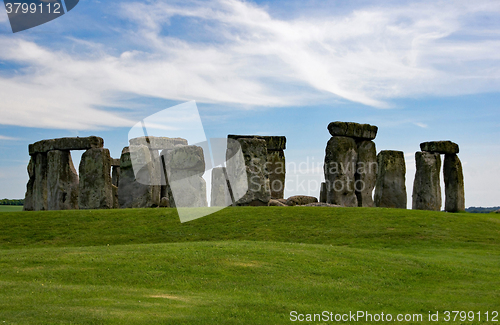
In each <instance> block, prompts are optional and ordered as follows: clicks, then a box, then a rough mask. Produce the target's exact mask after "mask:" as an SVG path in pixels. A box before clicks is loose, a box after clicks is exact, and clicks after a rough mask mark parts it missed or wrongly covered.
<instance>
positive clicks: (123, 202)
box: [118, 146, 160, 208]
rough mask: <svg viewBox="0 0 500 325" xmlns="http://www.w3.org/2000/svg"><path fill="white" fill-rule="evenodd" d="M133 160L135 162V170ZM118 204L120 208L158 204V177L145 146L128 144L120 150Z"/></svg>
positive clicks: (146, 206)
mask: <svg viewBox="0 0 500 325" xmlns="http://www.w3.org/2000/svg"><path fill="white" fill-rule="evenodd" d="M130 148H132V149H130ZM133 162H134V163H136V164H137V165H136V166H135V170H134V166H133ZM118 204H119V206H120V208H148V207H156V206H158V205H159V204H160V179H158V172H157V171H156V165H155V163H153V162H152V161H151V155H150V151H149V149H148V148H147V147H146V146H130V147H125V148H123V150H122V154H121V157H120V177H119V182H118Z"/></svg>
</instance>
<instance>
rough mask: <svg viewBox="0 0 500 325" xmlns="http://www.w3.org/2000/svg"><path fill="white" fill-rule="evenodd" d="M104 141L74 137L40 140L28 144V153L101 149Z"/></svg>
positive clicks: (94, 138)
mask: <svg viewBox="0 0 500 325" xmlns="http://www.w3.org/2000/svg"><path fill="white" fill-rule="evenodd" d="M103 145H104V140H103V139H102V138H100V137H96V136H90V137H84V138H80V137H75V138H59V139H49V140H41V141H38V142H35V143H33V144H30V145H29V147H28V151H29V154H30V155H34V154H36V153H43V152H48V151H50V150H87V149H91V148H102V147H103Z"/></svg>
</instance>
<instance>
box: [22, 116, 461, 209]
mask: <svg viewBox="0 0 500 325" xmlns="http://www.w3.org/2000/svg"><path fill="white" fill-rule="evenodd" d="M327 129H328V131H329V133H330V135H331V137H330V139H329V141H328V143H327V145H326V149H325V159H324V165H323V171H324V176H325V181H324V182H322V183H321V186H320V195H319V200H318V199H316V198H315V197H310V196H305V195H296V196H293V197H290V198H288V199H287V200H285V199H284V189H285V175H286V167H285V155H284V150H285V148H286V138H285V137H284V136H259V135H234V134H230V135H228V137H227V139H219V140H223V141H226V140H227V149H226V151H225V167H224V165H222V166H223V167H216V168H213V169H212V174H211V175H212V178H211V188H210V189H209V190H210V194H211V195H210V196H211V199H210V206H213V207H224V206H228V205H237V206H247V205H249V206H268V205H270V206H295V205H306V204H309V205H314V206H343V207H385V208H399V209H406V205H407V193H406V184H405V181H406V163H405V157H404V153H403V152H402V151H394V150H383V151H380V152H379V153H378V154H377V150H376V146H375V143H374V142H373V140H374V139H375V137H376V135H377V131H378V128H377V127H376V126H373V125H369V124H358V123H354V122H339V121H337V122H331V123H330V124H329V125H328V127H327ZM203 148H207V146H204V144H202V145H201V146H199V145H189V144H188V142H187V140H185V139H182V138H166V137H138V138H133V139H130V140H129V145H128V146H127V147H125V148H124V149H123V150H122V153H121V156H120V158H119V159H113V158H112V157H111V156H110V152H109V150H108V149H106V148H104V140H103V139H102V138H99V137H96V136H90V137H81V138H80V137H75V138H59V139H49V140H42V141H38V142H35V143H33V144H30V145H29V146H28V152H29V155H30V160H29V163H28V166H27V172H28V182H27V185H26V194H25V202H24V210H26V211H39V210H69V209H112V208H115V209H116V208H145V207H174V208H177V207H207V206H209V204H208V202H207V188H206V183H205V180H204V179H203V175H204V173H205V171H206V169H207V168H210V167H211V165H210V162H207V165H206V164H205V155H204V149H203ZM420 149H421V151H418V152H416V153H415V164H416V172H415V179H414V183H413V195H412V202H411V203H412V208H413V209H418V210H434V211H439V210H440V209H441V206H442V203H443V202H442V198H441V184H440V172H441V155H442V154H444V163H443V176H444V184H445V200H444V210H445V211H447V212H460V211H464V210H465V191H464V177H463V170H462V163H461V161H460V159H459V158H458V155H457V154H458V152H459V147H458V144H456V143H453V142H451V141H430V142H423V143H421V144H420ZM71 150H85V152H84V153H83V154H82V157H81V160H80V165H79V167H78V173H77V170H76V169H75V166H74V165H73V161H72V157H71ZM219 150H222V149H219ZM221 154H222V156H221V157H220V160H221V161H222V160H223V159H224V158H223V155H224V151H222V153H221ZM219 166H220V165H219ZM318 201H319V202H318Z"/></svg>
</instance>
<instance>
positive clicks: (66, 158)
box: [47, 150, 79, 210]
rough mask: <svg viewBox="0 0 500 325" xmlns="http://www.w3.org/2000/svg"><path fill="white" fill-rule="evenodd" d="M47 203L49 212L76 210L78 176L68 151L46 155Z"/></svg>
mask: <svg viewBox="0 0 500 325" xmlns="http://www.w3.org/2000/svg"><path fill="white" fill-rule="evenodd" d="M47 162H48V172H47V189H48V194H47V201H48V203H47V204H48V209H49V210H71V209H78V191H79V189H78V183H79V182H78V174H77V173H76V169H75V166H73V161H72V159H71V153H70V152H69V150H64V151H63V150H52V151H49V152H48V153H47Z"/></svg>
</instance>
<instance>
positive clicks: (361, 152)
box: [355, 140, 377, 207]
mask: <svg viewBox="0 0 500 325" xmlns="http://www.w3.org/2000/svg"><path fill="white" fill-rule="evenodd" d="M357 150H358V161H357V163H356V174H355V179H356V182H355V191H356V192H355V193H356V197H357V199H358V206H360V207H373V206H374V203H373V189H374V188H375V183H376V181H377V149H376V147H375V143H374V142H373V141H370V140H364V141H359V142H357Z"/></svg>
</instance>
